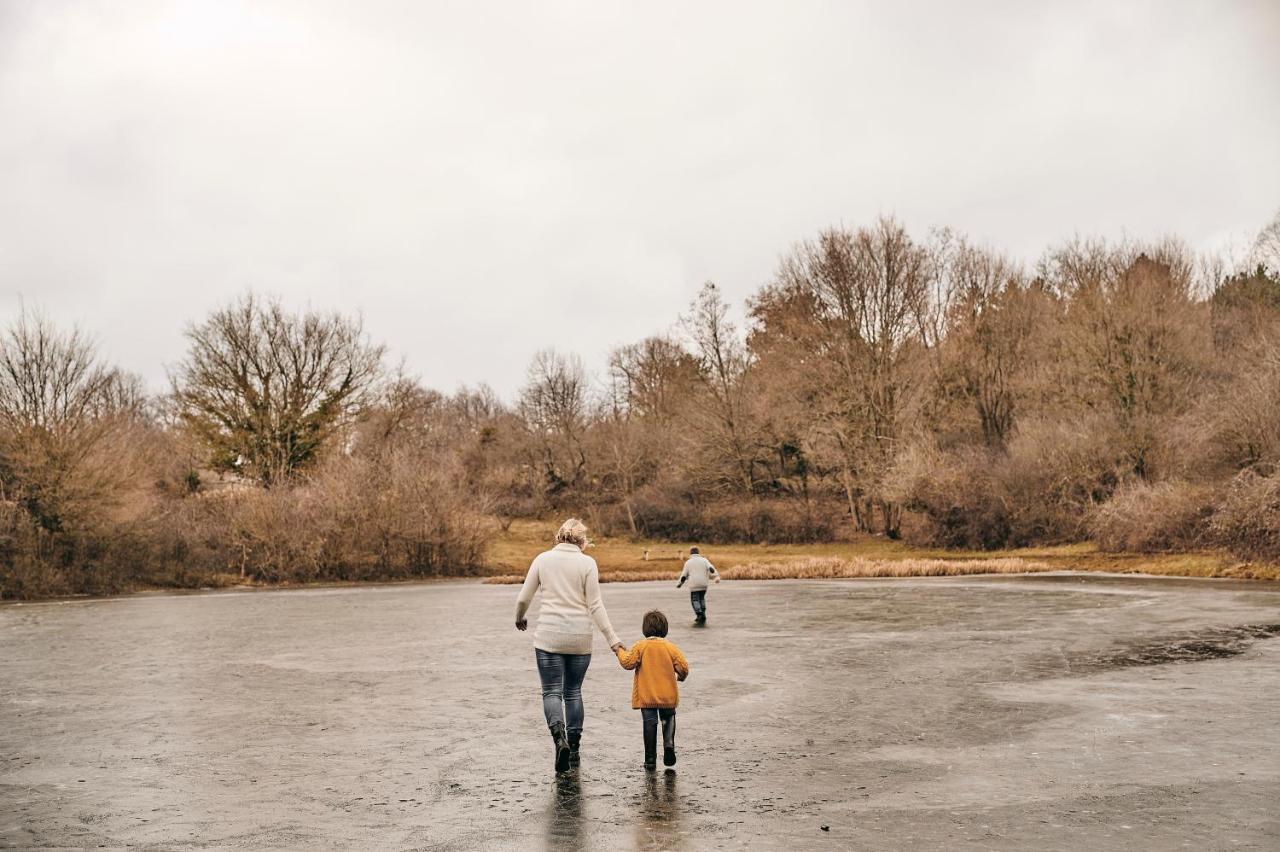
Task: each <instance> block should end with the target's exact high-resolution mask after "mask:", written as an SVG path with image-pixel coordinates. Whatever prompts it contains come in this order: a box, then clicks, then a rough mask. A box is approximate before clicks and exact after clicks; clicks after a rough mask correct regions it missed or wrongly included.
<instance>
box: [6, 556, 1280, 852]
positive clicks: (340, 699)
mask: <svg viewBox="0 0 1280 852" xmlns="http://www.w3.org/2000/svg"><path fill="white" fill-rule="evenodd" d="M673 585H674V584H670V583H658V584H655V583H637V584H610V585H606V586H605V587H604V592H605V601H606V603H607V605H608V607H609V611H610V615H611V616H612V619H613V622H614V625H615V627H617V629H618V631H619V633H621V634H622V637H623V639H624V641H626V642H628V643H630V642H633V641H635V640H637V639H639V638H640V636H639V625H640V617H641V614H642V613H643V612H644V611H645V610H646V609H647V608H649V607H652V606H659V607H661V608H663V609H664V610H665V611H666V612H667V614H668V615H669V616H670V617H671V620H672V632H671V638H672V639H673V640H674V641H675V642H676V643H677V644H679V645H680V646H681V647H682V648H683V649H684V651H685V654H686V655H687V656H688V658H689V660H690V663H691V666H692V674H691V676H690V678H689V680H688V682H687V683H686V684H685V685H684V690H683V697H682V703H681V706H680V710H679V716H678V718H679V726H678V746H679V754H680V762H679V764H678V766H677V767H676V771H675V772H672V773H666V772H663V771H661V768H660V769H659V772H658V773H657V774H655V775H652V776H646V774H645V773H644V772H643V770H642V768H641V765H640V764H641V752H642V747H641V738H640V719H639V713H638V712H636V711H633V710H631V709H630V707H629V695H630V674H629V673H626V672H623V671H622V670H621V669H620V668H619V667H618V665H617V663H616V661H614V660H613V658H612V656H611V655H610V654H609V653H608V650H607V649H606V648H604V647H603V645H602V644H601V641H600V640H599V639H598V638H597V647H596V656H595V659H594V661H593V663H592V666H591V669H590V671H589V673H588V676H587V680H586V685H585V690H584V691H585V696H586V705H587V726H586V733H585V735H584V738H583V747H582V748H583V765H582V768H581V770H580V771H579V772H578V773H576V774H573V775H571V776H568V777H566V778H563V779H561V780H559V781H557V780H556V779H555V778H554V777H553V773H552V772H551V765H550V764H551V758H552V754H551V741H550V738H549V737H548V736H547V734H546V729H545V727H544V726H543V722H542V718H541V710H540V704H539V700H538V679H537V674H536V671H535V668H534V662H533V651H532V648H531V644H530V636H531V633H530V634H521V633H518V632H516V631H515V630H514V629H513V627H512V626H511V621H512V610H513V605H514V598H515V594H516V587H513V586H483V585H479V584H477V583H473V582H467V583H462V582H458V583H439V584H429V585H405V586H379V587H366V588H349V589H348V588H344V589H317V590H301V591H276V592H229V593H216V594H196V595H158V594H152V595H141V596H135V597H128V598H119V599H110V600H98V601H75V602H67V603H49V604H27V605H7V606H0V846H9V847H33V846H57V847H76V848H80V847H89V848H94V847H100V846H102V847H106V848H118V847H126V846H129V847H144V848H145V847H153V848H164V849H174V848H178V849H181V848H191V847H196V848H202V847H220V848H226V847H232V848H235V847H243V848H262V847H277V848H307V849H318V848H368V849H384V848H385V849H457V850H471V849H537V848H548V849H578V848H581V849H600V850H612V849H628V848H635V849H690V850H700V849H715V848H723V849H738V848H752V849H781V848H789V849H811V848H812V849H848V848H866V849H895V848H911V849H948V850H951V849H989V848H994V849H1010V850H1014V849H1018V850H1021V849H1063V850H1066V849H1082V848H1087V849H1129V850H1133V849H1152V848H1159V849H1173V848H1186V849H1196V850H1203V849H1228V848H1271V849H1275V848H1280V808H1277V806H1276V803H1277V802H1280V726H1278V725H1277V724H1276V700H1277V696H1280V641H1276V640H1275V639H1274V638H1272V637H1274V636H1275V635H1276V634H1277V633H1280V587H1277V586H1275V585H1267V584H1261V583H1252V584H1246V583H1235V582H1223V581H1197V580H1155V579H1145V578H1108V577H1100V576H1096V575H1095V576H1076V575H1070V576H1045V575H1041V576H1034V577H1028V578H965V579H926V580H887V581H881V580H855V581H834V582H814V581H781V582H759V583H747V582H738V583H730V582H726V583H723V584H721V585H720V586H718V587H714V588H713V589H712V591H711V593H710V595H709V597H708V605H709V609H710V624H709V626H708V627H707V628H705V629H695V628H693V627H692V626H691V621H692V615H691V612H690V610H689V608H688V596H687V594H685V593H683V592H678V591H676V590H675V589H674V588H673ZM534 616H535V618H536V609H535V612H534ZM823 826H827V827H828V830H826V831H824V830H822V827H823Z"/></svg>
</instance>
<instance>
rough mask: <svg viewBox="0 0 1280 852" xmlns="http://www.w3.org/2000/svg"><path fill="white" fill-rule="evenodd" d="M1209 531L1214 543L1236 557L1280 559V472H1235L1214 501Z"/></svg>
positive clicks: (1277, 560) (1273, 560)
mask: <svg viewBox="0 0 1280 852" xmlns="http://www.w3.org/2000/svg"><path fill="white" fill-rule="evenodd" d="M1210 530H1211V533H1212V535H1213V540H1214V542H1215V543H1216V544H1218V545H1220V546H1222V547H1225V548H1227V549H1228V550H1230V551H1231V552H1232V553H1233V554H1235V555H1236V556H1239V557H1241V558H1243V559H1258V560H1264V561H1270V562H1280V473H1272V474H1271V475H1270V476H1265V475H1263V474H1262V473H1260V472H1257V471H1253V470H1246V471H1244V472H1243V473H1241V474H1240V475H1238V476H1237V477H1236V478H1235V479H1234V480H1232V482H1231V484H1230V485H1229V486H1228V487H1227V490H1226V493H1225V494H1224V495H1223V497H1222V499H1221V501H1220V502H1219V503H1218V508H1217V510H1216V511H1215V512H1214V513H1213V518H1212V520H1211V521H1210Z"/></svg>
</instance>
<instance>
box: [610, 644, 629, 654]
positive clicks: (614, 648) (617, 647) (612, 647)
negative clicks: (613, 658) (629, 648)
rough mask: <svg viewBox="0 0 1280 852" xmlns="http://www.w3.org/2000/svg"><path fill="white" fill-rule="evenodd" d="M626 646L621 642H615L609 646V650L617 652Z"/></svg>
mask: <svg viewBox="0 0 1280 852" xmlns="http://www.w3.org/2000/svg"><path fill="white" fill-rule="evenodd" d="M624 647H626V646H625V645H623V644H622V643H621V642H614V643H613V644H612V645H610V646H609V650H610V651H612V652H613V653H615V654H616V653H618V652H619V651H621V650H622V649H623V648H624Z"/></svg>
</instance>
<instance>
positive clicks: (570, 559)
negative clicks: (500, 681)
mask: <svg viewBox="0 0 1280 852" xmlns="http://www.w3.org/2000/svg"><path fill="white" fill-rule="evenodd" d="M539 589H541V590H542V607H541V609H540V610H539V611H538V626H537V628H536V629H535V630H534V632H533V646H534V647H535V648H539V649H541V650H543V651H550V652H552V653H556V654H590V653H591V625H592V623H593V622H594V623H595V626H596V629H598V630H599V631H600V632H601V634H603V635H604V638H605V640H606V641H608V643H609V645H610V646H613V645H616V644H618V634H617V633H614V632H613V625H612V624H610V623H609V613H607V612H605V608H604V600H602V599H601V597H600V570H599V569H598V568H597V567H596V561H595V560H594V559H592V558H591V557H590V556H587V555H586V554H585V553H583V552H582V550H581V549H579V547H578V546H577V545H576V544H563V543H562V544H557V545H556V546H555V547H554V548H552V549H551V550H548V551H547V552H545V553H540V554H538V555H537V557H535V558H534V560H533V564H532V565H530V566H529V573H528V575H527V576H526V577H525V578H524V586H522V587H521V588H520V596H519V597H518V598H516V621H519V620H520V619H522V618H524V615H525V613H526V612H527V611H528V610H529V604H530V603H532V602H533V596H534V594H535V593H536V592H537V591H538V590H539Z"/></svg>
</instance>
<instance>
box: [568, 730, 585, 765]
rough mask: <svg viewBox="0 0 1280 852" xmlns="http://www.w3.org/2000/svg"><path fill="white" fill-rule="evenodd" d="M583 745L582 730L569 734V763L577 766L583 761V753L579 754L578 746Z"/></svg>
mask: <svg viewBox="0 0 1280 852" xmlns="http://www.w3.org/2000/svg"><path fill="white" fill-rule="evenodd" d="M580 745H582V732H581V731H578V732H576V733H571V734H569V765H570V766H577V765H578V764H579V763H581V762H582V757H581V755H579V754H578V746H580Z"/></svg>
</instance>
